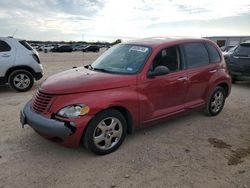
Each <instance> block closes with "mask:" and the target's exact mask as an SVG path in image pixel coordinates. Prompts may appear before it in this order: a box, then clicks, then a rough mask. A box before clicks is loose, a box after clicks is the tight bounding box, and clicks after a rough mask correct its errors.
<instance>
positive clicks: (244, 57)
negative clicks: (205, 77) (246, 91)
mask: <svg viewBox="0 0 250 188" xmlns="http://www.w3.org/2000/svg"><path fill="white" fill-rule="evenodd" d="M224 57H225V61H226V63H227V66H228V69H229V72H230V75H231V77H232V81H233V82H235V81H243V80H249V81H250V41H246V42H243V43H241V44H240V45H238V46H237V47H236V48H235V49H233V50H231V51H228V52H227V53H224Z"/></svg>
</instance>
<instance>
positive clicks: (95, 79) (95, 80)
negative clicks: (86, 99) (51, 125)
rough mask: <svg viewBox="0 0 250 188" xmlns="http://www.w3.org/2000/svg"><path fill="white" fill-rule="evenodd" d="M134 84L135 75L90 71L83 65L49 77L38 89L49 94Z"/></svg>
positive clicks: (88, 90)
mask: <svg viewBox="0 0 250 188" xmlns="http://www.w3.org/2000/svg"><path fill="white" fill-rule="evenodd" d="M134 84H136V76H135V75H120V74H111V73H103V72H98V71H92V70H89V69H86V68H84V67H81V68H75V69H70V70H67V71H64V72H61V73H58V74H55V75H53V76H51V77H49V78H48V79H47V80H45V81H44V82H43V84H42V85H41V88H40V90H41V91H43V92H45V93H50V94H72V93H81V92H90V91H99V90H106V89H114V88H119V87H126V86H130V85H134Z"/></svg>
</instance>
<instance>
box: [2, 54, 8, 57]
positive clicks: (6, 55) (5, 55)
mask: <svg viewBox="0 0 250 188" xmlns="http://www.w3.org/2000/svg"><path fill="white" fill-rule="evenodd" d="M2 57H10V55H9V54H3V55H2Z"/></svg>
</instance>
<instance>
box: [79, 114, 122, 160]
mask: <svg viewBox="0 0 250 188" xmlns="http://www.w3.org/2000/svg"><path fill="white" fill-rule="evenodd" d="M126 132H127V123H126V120H125V118H124V116H123V115H122V114H121V113H120V112H119V111H117V110H115V109H108V110H105V111H103V112H101V113H99V114H98V115H97V116H96V117H94V119H93V120H91V122H90V123H89V125H88V127H87V129H86V131H85V136H84V138H83V142H84V145H85V146H86V147H87V148H88V149H89V150H91V151H92V152H94V153H95V154H98V155H105V154H108V153H111V152H113V151H115V150H116V149H118V148H119V146H120V145H121V144H122V142H123V140H124V138H125V136H126Z"/></svg>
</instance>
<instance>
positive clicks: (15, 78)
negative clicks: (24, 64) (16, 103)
mask: <svg viewBox="0 0 250 188" xmlns="http://www.w3.org/2000/svg"><path fill="white" fill-rule="evenodd" d="M8 83H9V85H10V87H11V88H12V89H14V90H16V91H19V92H24V91H28V90H30V88H31V87H32V86H33V84H34V78H33V75H32V74H31V73H30V72H29V71H26V70H15V71H13V72H12V73H11V74H10V76H9V79H8Z"/></svg>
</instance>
